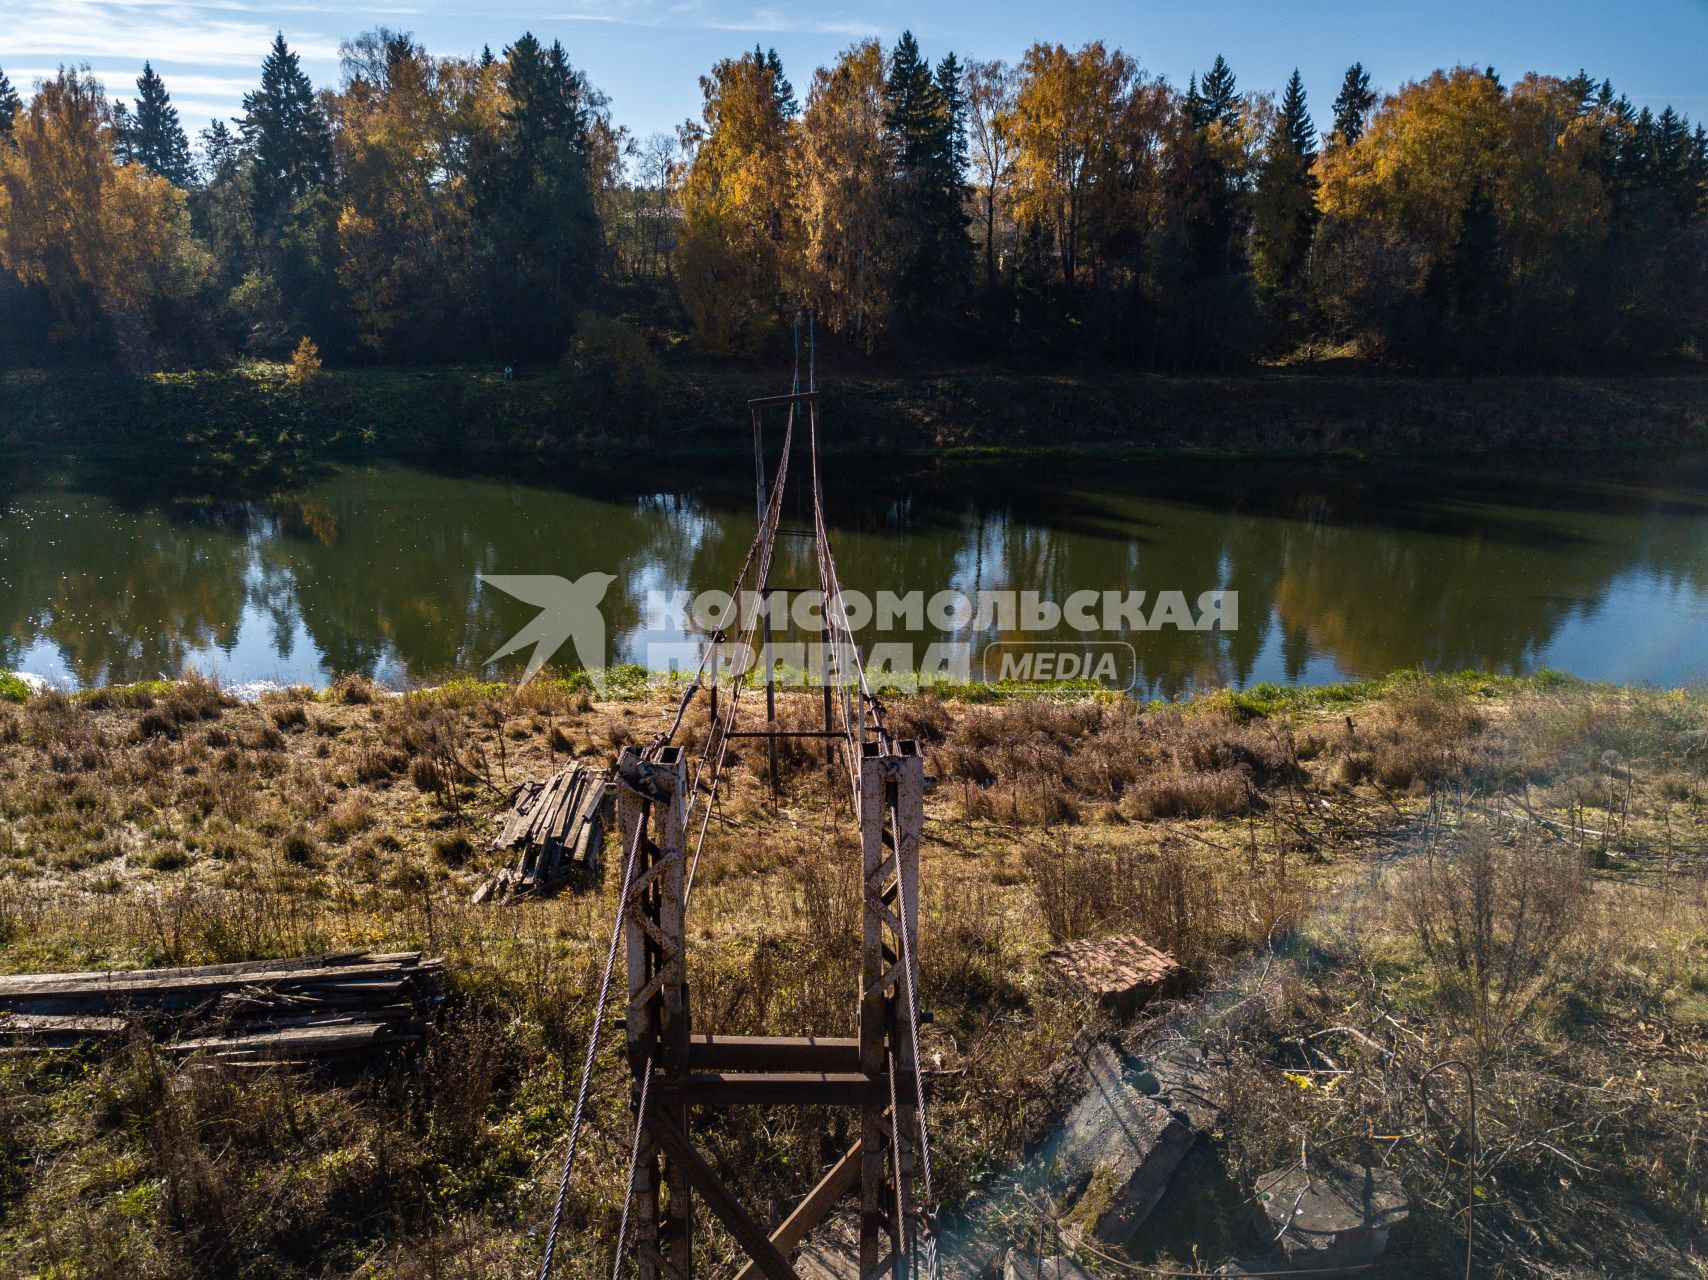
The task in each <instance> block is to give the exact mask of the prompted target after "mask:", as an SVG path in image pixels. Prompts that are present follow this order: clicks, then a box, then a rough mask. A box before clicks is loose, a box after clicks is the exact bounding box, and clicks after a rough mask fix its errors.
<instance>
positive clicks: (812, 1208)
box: [735, 1042, 866, 1280]
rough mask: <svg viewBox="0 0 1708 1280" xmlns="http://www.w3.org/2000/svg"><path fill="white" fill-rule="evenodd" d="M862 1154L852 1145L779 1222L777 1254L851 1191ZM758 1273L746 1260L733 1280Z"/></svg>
mask: <svg viewBox="0 0 1708 1280" xmlns="http://www.w3.org/2000/svg"><path fill="white" fill-rule="evenodd" d="M856 1043H857V1042H856ZM865 1155H866V1148H865V1146H864V1145H863V1144H861V1143H859V1142H856V1143H855V1144H854V1145H853V1146H852V1147H850V1148H849V1149H848V1153H847V1154H846V1155H844V1156H843V1157H842V1159H840V1160H838V1161H837V1162H836V1163H835V1164H834V1165H832V1166H831V1167H830V1171H829V1172H828V1173H826V1174H825V1175H824V1177H822V1178H820V1179H819V1181H818V1185H817V1186H816V1187H814V1188H813V1189H812V1190H811V1191H809V1192H807V1197H806V1199H805V1200H802V1201H801V1202H800V1204H798V1205H796V1206H795V1211H794V1212H793V1213H791V1214H790V1215H789V1216H788V1217H787V1218H784V1219H783V1221H782V1223H781V1224H780V1225H779V1226H778V1227H777V1229H776V1230H775V1231H773V1232H772V1233H771V1243H772V1244H773V1245H775V1246H776V1247H777V1251H778V1252H779V1253H783V1254H787V1253H790V1252H792V1251H793V1250H794V1248H795V1247H796V1246H797V1245H799V1244H800V1242H801V1241H803V1240H805V1239H806V1238H807V1233H808V1232H809V1231H811V1230H812V1229H813V1228H814V1227H816V1226H818V1224H819V1223H821V1222H823V1221H824V1219H825V1217H826V1216H827V1215H828V1214H829V1213H830V1211H831V1210H832V1209H834V1208H835V1207H836V1202H837V1201H838V1200H840V1199H842V1197H843V1196H844V1195H846V1194H847V1193H848V1192H849V1191H850V1190H851V1189H852V1188H853V1186H854V1184H855V1183H856V1182H858V1181H859V1180H860V1166H861V1163H862V1162H863V1161H864V1159H865ZM760 1274H761V1271H760V1267H759V1264H758V1263H757V1262H752V1261H750V1262H748V1264H747V1265H746V1266H745V1267H743V1268H742V1269H741V1270H740V1272H738V1273H737V1274H736V1277H735V1280H759V1276H760Z"/></svg>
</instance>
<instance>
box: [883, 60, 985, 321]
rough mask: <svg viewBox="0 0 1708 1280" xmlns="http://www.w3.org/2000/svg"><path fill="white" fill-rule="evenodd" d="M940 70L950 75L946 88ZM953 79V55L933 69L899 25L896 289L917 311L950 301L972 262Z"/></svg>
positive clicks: (893, 90)
mask: <svg viewBox="0 0 1708 1280" xmlns="http://www.w3.org/2000/svg"><path fill="white" fill-rule="evenodd" d="M945 75H952V76H953V77H954V80H955V85H954V93H953V94H952V95H950V94H946V93H945V91H944V88H945V86H944V76H945ZM959 79H960V75H959V66H958V64H957V63H955V62H954V60H953V59H952V58H950V59H945V61H944V64H943V66H942V67H940V68H939V71H938V73H937V74H936V75H934V74H933V73H932V70H931V64H930V62H928V61H927V60H926V59H925V58H924V57H923V56H922V55H921V53H920V51H919V43H918V41H916V40H915V39H914V38H913V33H912V32H911V31H904V32H902V35H901V39H900V40H898V41H897V42H896V47H895V49H894V51H893V52H892V53H891V55H890V74H889V79H888V81H887V82H886V83H885V88H884V96H885V114H884V128H885V133H886V134H887V137H888V143H889V148H890V155H891V161H892V164H893V165H894V187H893V195H892V199H893V212H892V216H893V218H894V222H895V227H896V234H895V236H894V238H893V252H894V258H893V264H892V266H893V271H894V276H895V297H896V298H897V300H898V301H899V302H900V304H901V310H902V312H903V313H904V314H909V313H911V314H912V315H913V316H915V317H921V316H924V315H926V314H929V313H932V312H941V311H942V310H943V309H944V308H946V307H948V306H952V305H953V303H954V300H955V299H957V298H958V297H959V296H960V295H961V293H962V289H963V286H964V285H965V283H966V282H967V279H968V277H969V276H970V274H971V270H972V244H971V241H970V240H968V238H967V216H966V213H965V210H964V208H963V205H962V196H963V191H962V171H961V169H959V168H958V167H957V166H960V165H964V164H965V145H966V144H965V140H964V134H963V130H964V126H965V120H964V117H963V112H964V104H963V103H962V101H961V94H960V86H959Z"/></svg>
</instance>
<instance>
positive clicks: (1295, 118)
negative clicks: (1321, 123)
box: [1279, 67, 1317, 157]
mask: <svg viewBox="0 0 1708 1280" xmlns="http://www.w3.org/2000/svg"><path fill="white" fill-rule="evenodd" d="M1279 127H1280V131H1281V134H1282V139H1283V141H1284V142H1285V143H1286V145H1287V146H1288V148H1289V149H1291V150H1292V152H1293V154H1294V155H1298V156H1305V157H1309V156H1313V155H1315V154H1316V150H1317V127H1316V125H1315V124H1313V123H1312V122H1311V111H1310V107H1309V106H1307V105H1306V103H1305V82H1304V80H1303V79H1301V78H1300V76H1299V69H1298V68H1297V67H1294V68H1293V75H1292V78H1291V79H1289V80H1288V81H1287V89H1286V92H1284V93H1283V94H1282V95H1281V120H1280V126H1279Z"/></svg>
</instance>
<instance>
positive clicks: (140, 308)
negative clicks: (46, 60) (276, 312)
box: [0, 69, 203, 358]
mask: <svg viewBox="0 0 1708 1280" xmlns="http://www.w3.org/2000/svg"><path fill="white" fill-rule="evenodd" d="M114 123H115V122H114V115H113V107H112V105H111V103H109V101H108V100H107V97H106V94H105V92H104V91H103V89H102V87H101V82H100V81H99V80H97V79H96V78H95V77H94V76H93V75H91V74H90V73H89V71H88V70H87V69H83V70H78V69H70V70H66V69H61V70H60V72H59V74H58V75H56V76H55V77H54V78H53V79H51V80H46V81H43V82H42V83H41V84H40V85H39V86H38V87H37V90H36V93H35V96H34V97H33V98H32V99H31V100H30V103H29V105H28V106H27V107H26V108H25V109H24V110H23V111H21V112H19V113H18V115H17V117H16V119H15V120H14V121H13V124H12V130H11V145H9V146H4V147H0V266H4V267H5V269H6V270H8V271H10V272H12V273H13V274H14V275H16V276H17V277H18V279H19V280H21V281H23V282H24V283H25V284H26V285H35V286H38V287H39V288H40V289H41V290H42V292H43V294H44V295H45V296H46V298H47V300H48V302H49V304H50V306H51V311H52V315H53V318H54V324H55V327H56V330H57V331H58V334H59V335H60V336H61V337H62V338H64V339H66V340H69V341H72V342H75V343H77V344H79V345H84V346H87V347H91V348H95V347H100V346H102V345H105V344H111V345H112V346H113V347H115V348H117V349H118V350H120V351H123V352H126V353H130V354H132V355H134V356H136V357H139V358H140V357H142V356H144V355H146V354H147V353H148V352H149V351H150V349H151V347H152V346H153V344H154V342H155V340H156V338H157V337H158V336H159V331H160V329H161V327H162V326H163V325H165V324H167V323H168V322H169V321H170V319H171V313H172V310H173V308H175V307H181V306H182V305H184V304H185V303H187V302H188V301H189V299H190V298H191V297H192V296H193V294H194V292H195V290H196V287H197V283H198V280H199V278H200V276H201V274H202V270H203V261H202V255H201V254H200V252H199V251H198V250H197V248H196V246H195V244H194V243H193V241H192V240H191V239H190V237H189V226H188V220H187V218H186V217H185V212H184V197H183V193H182V192H180V191H179V190H178V189H177V188H175V187H174V186H173V185H172V184H171V183H170V182H168V181H166V179H164V178H159V177H156V176H154V175H153V174H151V173H149V172H148V171H147V170H146V169H144V168H143V167H142V166H141V165H121V164H119V163H118V161H117V160H116V159H115V158H114V155H113V141H114Z"/></svg>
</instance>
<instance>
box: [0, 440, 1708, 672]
mask: <svg viewBox="0 0 1708 1280" xmlns="http://www.w3.org/2000/svg"><path fill="white" fill-rule="evenodd" d="M487 466H488V464H482V463H470V462H469V461H467V460H454V459H439V460H434V461H427V462H417V463H410V464H405V463H384V464H378V465H373V466H338V467H330V468H326V469H323V470H321V471H320V472H318V473H316V474H314V475H312V476H307V477H301V478H299V479H298V480H297V481H295V482H293V484H292V485H291V486H290V487H289V488H288V490H287V491H286V493H285V495H284V496H277V497H266V498H258V497H257V498H230V497H219V498H214V499H209V498H207V497H205V496H200V495H201V492H202V491H203V490H205V489H207V488H209V487H214V486H213V485H212V484H211V482H207V481H201V480H197V481H192V480H186V479H183V478H172V477H162V476H158V475H154V474H151V473H150V472H149V470H148V469H147V468H144V467H140V466H138V465H136V464H135V463H134V462H133V461H131V460H127V459H115V458H111V457H107V458H102V459H99V460H81V461H66V460H63V459H61V460H49V461H39V460H31V461H20V460H17V459H13V460H11V461H9V462H8V464H7V466H6V468H5V470H4V478H0V667H11V668H16V669H20V670H23V671H26V672H30V673H34V674H37V675H41V676H44V677H46V678H48V679H49V680H52V681H57V682H61V683H64V684H92V683H99V682H109V681H131V680H138V679H144V678H151V677H158V676H166V675H173V674H176V673H178V672H180V671H182V670H184V669H185V668H186V667H194V668H196V669H199V670H202V671H204V672H208V673H210V674H213V675H216V676H217V677H219V678H220V679H222V680H226V681H231V682H248V681H263V680H272V681H279V682H307V683H314V684H320V683H325V682H326V681H328V680H329V679H331V678H333V677H335V676H336V675H338V674H340V673H343V672H349V671H360V672H366V673H369V674H372V675H375V676H377V677H379V678H380V679H382V680H385V681H388V682H391V683H398V684H401V683H407V682H409V681H411V680H418V679H435V678H439V677H441V676H443V675H444V674H446V673H448V672H452V671H456V670H471V669H474V668H477V667H478V666H479V665H480V664H481V663H482V662H483V661H484V659H485V658H486V657H487V656H488V655H489V654H490V653H492V652H493V651H494V650H495V649H496V648H497V647H498V646H499V645H500V644H502V643H503V641H504V640H505V639H506V638H507V637H508V636H509V635H510V634H511V633H513V632H514V631H515V630H517V628H519V627H520V626H522V625H523V624H524V623H525V622H527V621H528V620H529V619H530V618H531V617H532V616H533V610H531V609H530V608H529V607H528V606H526V605H523V604H521V603H519V602H517V601H515V600H513V599H511V598H510V597H508V596H506V595H503V594H502V593H499V592H496V591H494V590H493V589H491V588H489V587H482V585H481V584H480V583H479V581H478V579H477V576H476V575H477V574H479V573H488V574H560V575H562V576H564V577H566V578H575V577H578V576H579V575H581V574H583V573H586V572H589V571H593V570H603V571H606V572H610V573H614V574H616V575H617V581H616V583H615V584H614V585H613V586H612V587H611V589H610V591H609V593H608V594H607V595H606V597H605V601H604V606H603V610H604V614H605V617H606V619H607V622H608V624H609V634H610V636H611V641H610V651H611V653H612V656H613V658H619V659H633V658H637V657H640V656H641V655H642V654H643V653H644V647H645V645H646V644H647V643H648V642H649V641H652V640H659V639H669V638H671V637H670V636H669V635H662V634H658V633H653V632H649V631H647V630H646V628H645V625H644V624H645V621H646V618H645V605H646V600H647V593H648V592H649V591H670V590H676V589H690V590H703V589H712V588H726V587H727V586H728V584H729V581H730V579H731V577H732V576H733V574H734V571H735V569H736V568H737V566H738V565H739V563H740V561H741V558H742V556H743V554H744V553H745V551H746V548H747V544H748V541H749V539H750V538H751V536H752V531H753V522H754V512H753V489H752V476H751V472H750V471H744V470H743V469H742V468H741V467H740V466H739V465H738V464H732V465H731V466H729V467H724V466H721V465H709V464H705V463H696V464H690V465H671V466H665V465H659V464H655V463H646V464H644V465H642V464H631V465H629V466H627V467H619V466H608V467H607V466H597V467H587V466H569V465H547V466H542V465H538V464H536V465H533V466H530V467H528V468H526V469H524V470H522V471H520V472H516V473H510V474H505V473H494V472H492V471H491V470H489V469H485V468H486V467H487ZM832 471H833V473H835V474H837V475H840V476H852V475H854V474H856V473H864V474H865V475H867V476H869V477H875V476H876V475H877V474H878V473H877V472H875V470H874V468H873V467H872V465H871V464H869V463H867V464H864V465H854V464H853V461H852V460H849V461H848V462H845V463H841V464H839V465H838V466H836V467H834V468H832ZM827 505H828V507H829V509H830V512H831V515H832V518H833V522H834V528H833V537H834V539H835V541H836V544H837V547H838V562H839V565H840V567H841V570H842V577H843V581H844V584H845V585H846V586H847V587H849V588H858V589H860V590H863V591H876V590H879V589H887V590H892V591H898V592H905V591H910V590H915V589H918V590H922V591H924V592H926V593H927V594H929V593H930V592H933V591H937V590H940V589H944V588H951V587H952V588H958V589H960V590H963V591H966V592H968V593H972V592H974V591H977V590H981V589H982V590H1003V589H1014V590H1034V591H1038V592H1040V593H1041V594H1043V595H1045V596H1047V597H1052V598H1054V599H1056V600H1064V599H1065V598H1066V597H1067V596H1068V595H1069V594H1070V593H1071V592H1073V591H1076V590H1082V589H1090V590H1096V591H1109V590H1127V589H1146V590H1149V591H1151V592H1153V593H1154V592H1156V591H1159V590H1180V591H1184V592H1186V593H1187V595H1188V596H1189V597H1195V596H1196V595H1197V593H1199V592H1201V591H1206V590H1211V589H1231V590H1234V591H1237V592H1238V593H1239V627H1238V629H1237V630H1234V631H1232V632H1231V633H1218V632H1209V633H1198V632H1181V631H1172V630H1163V631H1157V632H1143V633H1138V634H1134V635H1131V636H1129V637H1127V638H1128V639H1129V640H1131V641H1132V642H1133V644H1134V645H1135V649H1136V652H1137V661H1138V684H1139V689H1140V692H1142V693H1145V694H1148V695H1152V696H1158V695H1160V696H1167V695H1173V694H1177V693H1181V692H1185V691H1188V690H1190V689H1193V688H1201V687H1205V686H1210V685H1221V684H1232V685H1247V684H1251V683H1254V682H1258V681H1305V682H1317V681H1326V680H1332V679H1337V678H1344V677H1351V676H1364V675H1373V674H1377V673H1381V672H1386V671H1389V670H1392V669H1395V668H1398V667H1422V668H1430V669H1436V670H1457V669H1461V668H1466V667H1481V668H1487V669H1490V670H1495V671H1503V672H1524V671H1530V670H1534V669H1536V668H1538V667H1552V668H1556V669H1559V670H1563V671H1567V672H1570V673H1572V674H1575V675H1580V676H1585V677H1589V678H1593V679H1599V680H1613V681H1631V682H1641V683H1654V684H1661V685H1676V684H1684V683H1691V682H1697V681H1702V680H1705V679H1708V457H1704V456H1702V455H1687V456H1675V455H1673V456H1659V455H1649V456H1643V457H1639V458H1636V459H1631V460H1626V461H1624V462H1621V463H1619V464H1617V465H1615V464H1614V463H1612V462H1610V461H1609V460H1608V459H1606V458H1602V457H1583V458H1564V459H1549V460H1535V459H1529V460H1522V461H1503V462H1499V463H1494V462H1476V463H1472V464H1456V465H1451V466H1425V465H1420V464H1410V463H1407V464H1396V465H1380V466H1369V465H1365V466H1358V465H1353V464H1343V463H1315V464H1304V463H1261V464H1256V463H1246V464H1238V465H1234V464H1229V463H1225V462H1218V463H1208V462H1206V463H1169V464H1149V465H1113V464H1108V463H1084V462H1071V463H1070V462H1062V463H1056V464H1047V465H1046V464H1040V463H1033V462H1029V463H1025V464H1012V463H1003V464H996V463H984V462H964V461H955V462H943V463H940V464H936V465H932V464H929V463H924V464H914V465H911V466H910V467H908V468H906V469H904V470H903V472H902V473H901V474H899V475H894V476H893V477H886V478H884V479H883V480H882V482H881V483H880V482H879V481H878V480H877V479H875V478H874V479H872V480H871V482H870V483H869V485H867V486H864V487H858V486H854V485H851V484H842V485H836V486H833V487H832V488H831V489H830V491H829V493H828V495H827ZM810 545H811V544H810V542H806V543H803V544H801V545H799V546H789V547H786V548H784V549H783V550H782V551H780V553H779V563H778V565H777V568H776V571H775V573H774V575H773V580H774V581H776V582H778V583H800V582H809V581H811V580H812V571H811V566H810V565H809V564H808V563H807V561H806V559H805V556H806V555H807V553H808V550H809V549H810ZM788 557H798V559H795V560H790V559H788ZM903 638H910V639H915V640H931V639H939V638H954V637H942V636H939V635H937V634H935V633H933V634H926V635H917V636H911V637H903ZM959 638H963V639H964V638H968V637H965V636H963V637H959ZM973 639H975V641H976V642H983V641H984V640H987V639H989V637H988V636H983V637H973Z"/></svg>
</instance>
